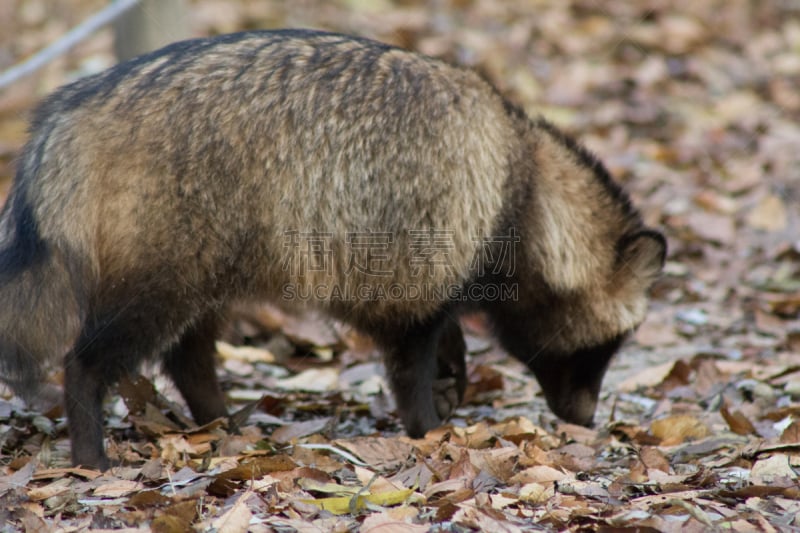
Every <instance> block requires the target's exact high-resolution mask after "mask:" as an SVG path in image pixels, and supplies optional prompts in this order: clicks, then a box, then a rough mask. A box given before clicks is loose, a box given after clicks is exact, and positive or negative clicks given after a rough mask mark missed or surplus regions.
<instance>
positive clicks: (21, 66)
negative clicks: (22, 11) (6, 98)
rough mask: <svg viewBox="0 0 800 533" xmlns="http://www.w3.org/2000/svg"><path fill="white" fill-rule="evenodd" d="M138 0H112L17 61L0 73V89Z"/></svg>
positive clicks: (132, 5) (37, 66) (75, 42)
mask: <svg viewBox="0 0 800 533" xmlns="http://www.w3.org/2000/svg"><path fill="white" fill-rule="evenodd" d="M140 1H141V0H114V2H112V3H111V4H109V5H108V6H107V7H105V8H103V10H102V11H98V12H97V13H95V14H94V15H92V16H91V17H89V18H88V19H86V20H84V21H83V22H81V23H80V24H79V25H77V26H75V27H74V28H72V29H71V30H70V31H68V32H67V33H66V34H64V36H63V37H61V38H60V39H58V40H57V41H56V42H54V43H53V44H51V45H50V46H48V47H46V48H45V49H43V50H42V51H40V52H38V53H37V54H35V55H33V56H31V57H30V58H29V59H27V60H26V61H23V62H22V63H18V64H16V65H14V66H13V67H11V68H9V69H8V70H6V71H5V72H3V73H1V74H0V90H2V89H5V88H6V87H8V86H9V85H11V84H12V83H14V82H16V81H18V80H20V79H22V78H24V77H25V76H29V75H31V74H33V73H34V72H36V71H37V70H39V69H40V68H42V67H43V66H45V65H46V64H48V63H49V62H51V61H52V60H54V59H56V58H57V57H58V56H60V55H63V54H65V53H67V52H68V51H69V50H70V49H71V48H72V47H74V46H75V45H76V44H78V43H79V42H81V41H82V40H84V39H85V38H86V37H88V36H89V35H91V34H92V33H94V32H95V31H97V30H98V29H100V28H102V27H103V26H105V25H106V24H108V23H110V22H113V21H114V19H116V18H118V17H119V16H121V15H122V14H124V13H125V12H126V11H128V10H129V9H131V8H132V7H134V6H135V5H136V4H138V3H139V2H140Z"/></svg>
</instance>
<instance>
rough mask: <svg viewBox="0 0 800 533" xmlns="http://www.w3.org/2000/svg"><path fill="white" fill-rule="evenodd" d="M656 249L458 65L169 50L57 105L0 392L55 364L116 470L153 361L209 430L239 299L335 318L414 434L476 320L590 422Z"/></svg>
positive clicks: (23, 234)
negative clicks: (117, 418)
mask: <svg viewBox="0 0 800 533" xmlns="http://www.w3.org/2000/svg"><path fill="white" fill-rule="evenodd" d="M665 249H666V247H665V241H664V238H663V237H662V236H661V235H660V234H659V233H657V232H655V231H652V230H650V229H647V228H646V227H644V225H643V223H642V220H641V218H640V216H639V214H638V213H637V212H636V210H634V208H633V207H632V206H631V204H630V203H629V201H628V198H627V197H626V196H625V194H624V193H623V192H622V191H621V189H620V188H619V187H618V186H617V185H615V184H614V182H613V181H612V180H611V178H610V177H609V174H608V172H607V171H606V170H605V168H604V167H603V166H602V165H601V163H600V162H598V161H597V160H596V159H595V158H594V157H593V156H592V155H591V154H589V153H588V152H587V151H586V150H584V149H583V148H582V147H580V146H579V145H578V144H576V142H575V141H573V140H572V139H571V138H569V137H567V136H565V135H564V134H562V133H561V132H559V131H558V130H557V129H556V128H555V127H553V126H552V125H551V124H549V123H548V122H546V121H544V120H541V119H531V118H528V117H527V116H526V115H525V114H524V113H523V112H521V111H520V110H519V109H518V108H517V107H515V106H514V105H512V104H510V103H509V102H508V101H506V100H505V99H504V98H503V97H502V96H500V95H499V94H498V93H497V91H495V90H494V89H493V88H492V87H491V86H490V85H489V84H488V83H487V82H486V81H484V80H483V79H481V78H480V77H479V76H477V75H476V74H474V73H473V72H471V71H469V70H465V69H461V68H457V67H454V66H451V65H448V64H446V63H444V62H441V61H438V60H435V59H431V58H428V57H424V56H421V55H418V54H414V53H411V52H408V51H404V50H401V49H398V48H394V47H391V46H387V45H384V44H380V43H377V42H373V41H369V40H365V39H359V38H354V37H349V36H344V35H337V34H330V33H322V32H314V31H302V30H299V31H298V30H295V31H264V32H248V33H239V34H232V35H224V36H221V37H216V38H210V39H198V40H191V41H185V42H180V43H176V44H173V45H170V46H167V47H166V48H163V49H161V50H158V51H156V52H153V53H150V54H147V55H144V56H141V57H139V58H136V59H133V60H130V61H127V62H125V63H121V64H119V65H117V66H115V67H113V68H110V69H108V70H106V71H105V72H102V73H100V74H97V75H94V76H90V77H86V78H83V79H81V80H79V81H76V82H74V83H71V84H69V85H66V86H65V87H62V88H61V89H59V90H57V91H56V92H55V93H54V94H52V95H51V96H50V97H49V98H47V99H46V100H45V101H44V103H42V104H41V106H40V107H39V108H38V110H37V111H36V112H35V115H34V118H33V122H32V126H31V130H30V140H29V142H28V143H27V145H26V146H25V148H24V151H23V152H22V154H21V157H20V159H19V163H18V169H17V174H16V177H15V181H14V183H13V185H12V189H11V193H10V196H9V198H8V200H7V202H6V204H5V206H4V209H3V211H2V214H1V215H0V374H2V376H3V377H4V380H5V381H6V382H8V383H9V384H10V385H11V386H12V387H13V388H14V389H15V390H17V391H18V392H20V393H23V394H24V393H27V394H28V395H29V396H30V394H31V393H32V391H33V390H35V385H36V383H38V382H39V381H40V380H41V379H42V374H43V372H44V370H43V367H44V362H45V361H46V360H48V359H50V358H55V357H63V364H64V369H65V393H64V395H65V406H66V413H67V417H68V427H69V432H70V437H71V442H72V460H73V462H74V463H75V464H82V465H84V466H92V467H98V468H101V469H104V468H107V467H108V465H109V460H108V458H107V457H106V454H105V451H104V448H103V416H102V408H101V404H102V400H103V397H104V396H105V394H106V392H107V390H108V387H109V386H110V385H112V384H113V383H114V382H115V381H117V380H118V379H120V378H121V377H122V376H124V375H126V374H127V373H130V372H134V371H135V370H136V368H137V367H138V365H139V364H140V363H141V362H142V361H143V360H145V359H148V358H151V359H156V360H157V361H160V362H161V363H162V364H163V366H164V368H165V370H166V372H167V373H168V374H169V375H170V376H171V378H172V379H173V380H174V382H175V384H176V386H177V388H178V389H179V390H180V392H181V394H182V395H183V397H184V398H185V400H186V402H187V404H188V406H189V408H190V410H191V412H192V416H193V417H194V419H195V420H196V421H197V422H198V423H204V422H207V421H209V420H212V419H214V418H216V417H219V416H223V415H225V413H226V410H225V405H224V398H223V394H222V392H221V390H220V387H219V385H218V383H217V379H216V376H215V371H214V361H213V354H214V339H215V336H216V334H217V332H218V327H219V324H220V321H221V320H222V319H223V318H224V314H225V309H226V306H227V305H228V304H229V303H230V302H231V301H233V300H238V299H242V298H258V299H273V300H277V301H280V302H281V303H282V304H283V305H297V306H305V307H313V308H316V309H320V310H323V311H326V312H327V313H329V314H330V315H332V316H333V317H337V318H339V319H341V320H343V321H345V322H347V323H349V324H351V325H353V326H354V327H356V328H358V329H360V330H362V331H364V332H365V333H367V334H369V335H371V336H372V337H373V338H374V339H375V341H376V342H377V344H378V345H379V346H380V347H381V348H382V350H383V352H384V354H385V363H386V367H387V375H388V376H389V379H390V383H391V386H392V388H393V391H394V394H395V397H396V400H397V406H398V412H399V415H400V417H401V419H402V421H403V423H404V425H405V428H406V430H407V431H408V433H409V434H410V435H412V436H415V437H416V436H421V435H423V434H424V433H425V432H426V431H427V430H428V429H431V428H433V427H436V426H438V425H440V424H441V423H442V420H443V418H444V417H446V416H447V415H448V413H449V411H450V410H451V409H452V408H453V407H454V405H456V404H457V403H458V401H459V399H460V398H461V395H462V393H463V390H464V385H465V377H464V341H463V339H462V335H461V331H460V328H459V323H458V316H459V314H460V313H463V312H465V311H476V310H480V311H483V312H485V313H486V315H487V316H488V317H489V320H490V321H491V323H492V324H493V326H494V329H495V332H496V335H497V338H498V339H499V341H500V343H501V344H502V346H504V347H505V349H506V350H507V351H508V352H510V353H511V354H513V356H515V357H517V358H518V359H520V360H521V361H523V362H525V363H526V364H527V366H528V367H529V368H530V369H531V371H532V372H533V373H534V374H535V376H536V377H537V378H538V380H539V382H540V383H541V385H542V388H543V390H544V395H545V397H546V399H547V402H548V404H549V406H550V408H551V409H552V410H553V412H554V413H555V414H557V415H558V416H560V417H562V418H563V419H565V420H568V421H571V422H575V423H579V424H589V423H591V421H592V418H593V415H594V411H595V406H596V402H597V397H598V393H599V390H600V385H601V381H602V377H603V374H604V373H605V370H606V367H607V365H608V363H609V359H610V358H611V356H612V354H613V353H614V352H615V351H616V350H617V348H618V347H619V346H620V343H621V342H622V341H623V339H624V338H625V337H626V335H628V334H629V333H630V332H631V331H632V330H633V329H634V328H636V326H637V325H638V324H639V323H640V322H641V321H642V320H643V318H644V315H645V310H646V307H647V300H646V292H647V289H648V288H649V287H650V285H651V284H652V282H653V281H654V280H655V279H656V277H657V276H658V275H659V273H660V271H661V268H662V264H663V261H664V255H665Z"/></svg>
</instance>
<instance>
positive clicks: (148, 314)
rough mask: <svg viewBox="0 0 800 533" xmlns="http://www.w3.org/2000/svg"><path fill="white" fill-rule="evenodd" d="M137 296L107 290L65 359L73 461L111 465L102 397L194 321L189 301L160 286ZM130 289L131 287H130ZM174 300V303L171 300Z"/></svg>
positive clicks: (102, 467) (66, 392) (65, 385)
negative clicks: (104, 303) (103, 303)
mask: <svg viewBox="0 0 800 533" xmlns="http://www.w3.org/2000/svg"><path fill="white" fill-rule="evenodd" d="M145 288H147V289H150V290H148V291H146V292H145V290H144V289H142V288H141V287H140V288H139V291H138V293H139V294H142V295H145V294H146V295H147V296H146V297H145V296H142V297H137V298H135V299H133V300H131V299H130V297H128V298H126V297H125V296H126V292H127V291H119V292H116V293H115V294H114V295H113V297H112V295H106V296H107V297H106V298H105V300H106V301H109V302H114V304H112V305H107V306H97V305H96V306H94V308H93V309H91V310H90V312H89V316H88V318H87V320H86V321H85V323H84V326H83V329H82V331H81V333H80V334H79V335H78V340H77V342H76V343H75V346H74V347H73V349H72V350H71V351H70V352H69V353H68V354H67V355H66V358H65V361H64V368H65V373H64V376H65V383H64V399H65V405H66V411H67V423H68V427H69V434H70V441H71V443H72V462H73V464H75V465H79V464H80V465H84V466H87V467H95V468H99V469H106V468H108V466H109V460H108V457H107V456H106V454H105V451H104V450H103V408H102V403H103V398H104V397H105V395H106V393H107V391H108V388H109V387H110V386H111V385H113V384H114V383H116V382H117V381H119V379H120V378H121V377H122V376H123V375H125V374H127V373H132V372H134V371H136V370H137V369H138V367H139V365H140V363H141V362H142V360H144V359H145V358H147V357H151V356H153V355H155V354H158V353H160V352H162V351H163V350H164V348H165V346H168V345H169V343H170V342H172V341H173V339H175V338H176V337H177V336H178V334H179V333H181V332H182V330H183V329H184V328H185V325H186V324H187V323H189V322H190V320H189V319H190V317H191V311H187V310H186V308H188V307H189V306H182V305H180V300H179V299H175V298H172V299H171V298H170V293H169V291H162V290H158V288H157V287H152V286H151V287H145ZM127 294H129V293H127ZM170 303H172V305H170Z"/></svg>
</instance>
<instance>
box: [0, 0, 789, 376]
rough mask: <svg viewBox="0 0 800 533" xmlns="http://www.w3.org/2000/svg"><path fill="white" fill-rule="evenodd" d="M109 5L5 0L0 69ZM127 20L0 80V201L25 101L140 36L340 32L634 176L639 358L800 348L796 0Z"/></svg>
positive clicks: (169, 13) (644, 0) (369, 1)
mask: <svg viewBox="0 0 800 533" xmlns="http://www.w3.org/2000/svg"><path fill="white" fill-rule="evenodd" d="M107 6H108V3H107V2H105V1H103V0H3V1H2V2H0V71H2V70H4V69H7V68H8V67H10V66H12V65H13V64H15V63H18V62H20V61H22V60H24V59H26V58H28V57H29V56H31V55H32V54H34V53H36V52H37V51H38V50H41V49H42V48H44V47H45V46H47V45H49V44H51V43H53V42H55V41H57V40H58V39H59V38H60V37H62V36H63V35H64V34H65V33H66V32H67V31H68V30H69V29H70V28H72V27H74V26H76V25H78V24H79V23H80V22H81V21H83V20H85V19H87V18H88V17H90V16H91V15H92V14H94V13H96V12H98V11H100V10H102V9H103V8H105V7H107ZM127 21H128V27H127V29H126V28H125V23H124V21H123V22H122V23H120V24H118V25H117V28H116V35H117V36H118V38H117V45H116V47H115V30H114V27H113V26H106V27H104V28H103V29H101V30H99V31H97V32H95V33H93V34H91V35H90V36H89V37H88V38H86V39H84V40H83V41H81V42H80V44H78V45H77V46H75V47H74V48H73V49H71V50H70V51H69V52H68V53H66V54H63V55H61V56H59V57H58V58H57V59H55V60H54V61H52V62H50V63H49V64H48V65H47V66H46V67H45V68H43V69H41V70H39V71H37V72H36V73H35V74H34V75H31V76H28V77H26V78H24V79H20V80H18V81H15V82H14V83H12V84H11V85H9V86H8V87H6V88H4V89H0V201H2V198H3V197H4V195H5V193H6V191H7V189H8V186H9V181H10V178H11V176H12V175H13V166H14V157H15V155H16V154H17V153H18V152H19V150H20V148H21V146H22V144H23V143H24V142H25V136H26V133H25V129H26V120H27V117H28V113H29V111H30V110H31V108H32V107H33V106H34V105H35V104H36V103H37V102H38V101H39V100H40V99H41V98H42V97H43V96H44V95H46V94H47V93H48V92H50V91H52V90H53V89H54V88H56V87H57V86H59V85H60V84H63V83H65V82H68V81H70V80H73V79H75V78H77V77H79V76H83V75H86V74H90V73H93V72H97V71H99V70H102V69H104V68H106V67H108V66H110V65H112V64H114V63H115V62H116V61H117V55H116V54H123V55H124V54H131V53H133V52H135V51H136V50H135V48H136V46H140V45H141V43H140V42H138V41H139V39H140V38H141V41H142V42H143V43H148V42H152V43H164V42H169V41H171V40H174V39H178V38H184V37H190V36H205V35H215V34H220V33H226V32H233V31H239V30H249V29H260V28H282V27H306V28H320V29H326V30H333V31H339V32H346V33H351V34H356V35H360V36H365V37H370V38H374V39H378V40H381V41H385V42H388V43H392V44H395V45H398V46H401V47H404V48H409V49H413V50H418V51H420V52H422V53H425V54H429V55H432V56H437V57H441V58H444V59H446V60H447V61H451V62H454V63H458V64H461V65H465V66H468V67H472V68H475V69H478V70H479V71H481V72H482V73H483V74H484V75H485V76H486V77H487V78H488V79H490V80H491V81H492V83H494V84H495V85H496V86H497V87H498V88H499V89H500V90H501V91H502V92H503V93H504V94H506V95H507V96H508V97H509V98H510V99H512V100H514V101H515V102H516V103H518V104H520V105H522V106H523V107H524V108H525V109H526V110H527V111H528V112H529V113H530V114H541V115H544V116H545V117H547V118H549V119H550V120H552V121H554V122H555V123H556V124H558V125H559V126H561V127H563V128H564V129H566V130H567V131H568V132H570V133H572V134H574V135H576V136H577V137H578V138H579V139H581V141H582V142H584V143H585V144H587V145H588V146H589V147H590V148H591V149H592V150H593V151H595V152H597V153H598V155H599V156H600V158H601V159H602V160H603V161H604V162H605V163H606V164H607V166H608V167H609V169H610V170H611V172H612V174H613V175H614V176H615V177H616V178H618V179H619V180H620V181H622V182H623V183H624V184H625V187H626V189H627V190H628V191H629V192H630V193H631V195H632V196H633V199H634V201H635V203H636V204H637V205H639V206H640V207H641V208H642V211H643V213H644V215H645V218H646V220H647V222H648V223H649V224H652V225H654V226H657V227H659V228H661V229H663V230H664V231H665V233H666V234H667V236H668V237H669V241H670V255H669V261H668V263H667V267H666V275H665V277H664V279H663V280H662V281H661V282H660V283H659V285H658V286H657V287H656V288H655V291H654V293H655V294H654V296H655V304H654V306H653V310H652V312H651V315H650V318H649V319H648V321H647V322H646V323H645V325H644V326H643V327H642V328H641V329H640V330H639V333H638V334H637V338H636V340H637V343H638V344H637V350H636V351H634V352H632V353H634V354H635V357H634V358H631V359H630V361H629V362H630V364H632V365H641V364H648V361H663V360H664V359H672V358H675V357H682V356H687V355H689V356H691V355H693V354H697V353H700V352H704V351H706V352H707V351H709V350H710V351H712V352H713V353H717V354H721V356H723V357H729V358H742V357H754V358H756V359H761V358H764V357H773V356H776V355H777V356H778V357H779V358H780V357H794V358H795V359H794V360H796V357H797V353H798V346H800V325H798V324H800V321H799V320H798V313H799V311H798V309H800V215H799V213H798V211H799V210H800V208H799V207H798V206H799V205H800V125H799V123H798V118H800V90H799V89H800V1H796V0H766V1H756V0H722V1H720V0H670V1H665V0H641V1H637V2H629V1H625V0H571V1H566V0H557V1H556V0H553V1H547V0H503V1H497V0H431V1H420V0H396V1H392V0H336V1H317V0H292V1H277V0H236V1H221V0H185V1H172V0H170V1H168V2H167V1H161V2H156V1H152V0H148V1H144V2H142V3H141V8H140V9H139V11H138V12H134V13H133V14H130V15H129V18H128V19H127ZM126 31H127V32H128V33H125V32H126ZM143 34H147V35H145V37H144V38H143V37H142V35H143ZM115 49H116V51H115ZM132 49H133V50H132ZM687 340H688V341H690V342H688V343H687V342H686V341H687ZM643 354H644V355H643ZM634 359H635V361H636V363H634ZM622 361H623V363H622V367H621V368H625V358H624V357H623V359H622ZM617 368H620V367H619V366H618V367H617Z"/></svg>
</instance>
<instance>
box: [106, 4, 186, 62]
mask: <svg viewBox="0 0 800 533" xmlns="http://www.w3.org/2000/svg"><path fill="white" fill-rule="evenodd" d="M187 37H189V21H188V19H187V11H186V5H185V0H142V2H140V3H139V5H137V6H136V7H134V8H133V9H131V10H130V11H128V13H126V14H125V15H123V16H122V17H121V18H120V19H119V20H117V21H116V22H115V23H114V52H115V53H116V55H117V59H118V60H119V61H125V60H126V59H130V58H132V57H135V56H138V55H140V54H143V53H145V52H149V51H151V50H155V49H157V48H160V47H162V46H164V45H166V44H169V43H171V42H175V41H180V40H182V39H186V38H187Z"/></svg>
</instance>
